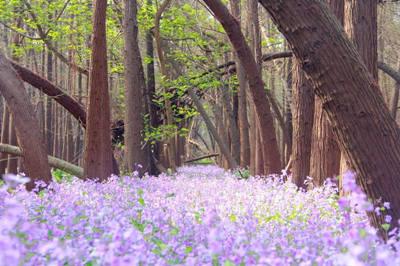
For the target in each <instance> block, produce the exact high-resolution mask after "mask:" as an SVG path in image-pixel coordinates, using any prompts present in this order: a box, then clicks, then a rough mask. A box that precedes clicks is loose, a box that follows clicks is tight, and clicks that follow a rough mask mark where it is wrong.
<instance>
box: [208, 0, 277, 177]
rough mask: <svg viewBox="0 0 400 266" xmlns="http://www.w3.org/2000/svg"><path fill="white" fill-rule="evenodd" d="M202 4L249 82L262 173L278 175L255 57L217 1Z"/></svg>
mask: <svg viewBox="0 0 400 266" xmlns="http://www.w3.org/2000/svg"><path fill="white" fill-rule="evenodd" d="M204 2H205V3H206V4H207V6H208V7H209V8H210V9H211V11H212V12H213V13H214V15H215V17H216V18H217V19H218V21H219V22H220V23H221V24H222V26H223V27H224V29H225V31H226V33H227V34H228V37H229V39H230V41H231V43H232V45H233V47H234V49H235V51H236V53H237V55H238V58H239V60H240V62H241V63H242V65H243V68H244V70H245V73H246V77H247V80H248V81H249V90H250V92H251V96H252V98H253V102H254V105H255V108H256V113H257V118H258V121H259V123H260V125H261V127H260V131H261V135H262V138H261V142H262V148H263V157H264V173H265V174H270V173H279V172H280V171H281V162H280V155H279V149H278V143H277V139H276V134H275V126H274V121H273V117H272V113H271V109H270V102H269V100H268V98H267V97H266V94H265V91H264V82H263V80H262V78H261V75H260V73H259V71H258V66H257V63H256V61H255V59H254V56H253V55H252V52H251V50H250V48H249V46H248V45H247V43H246V40H245V38H244V36H243V33H242V32H241V29H240V25H239V23H238V21H237V20H236V19H235V18H234V17H233V16H232V15H231V14H230V13H229V11H228V10H227V9H226V7H225V6H224V4H222V2H221V1H219V0H218V1H217V0H204Z"/></svg>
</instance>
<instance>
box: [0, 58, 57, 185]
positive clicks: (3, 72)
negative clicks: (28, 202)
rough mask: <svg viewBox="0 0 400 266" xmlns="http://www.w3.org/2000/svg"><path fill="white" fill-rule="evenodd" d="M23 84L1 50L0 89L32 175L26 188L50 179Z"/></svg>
mask: <svg viewBox="0 0 400 266" xmlns="http://www.w3.org/2000/svg"><path fill="white" fill-rule="evenodd" d="M23 86H24V85H23V83H22V81H21V80H20V78H19V77H18V74H17V72H15V71H14V69H13V68H12V66H11V65H10V64H9V62H8V61H7V59H6V58H5V56H4V55H3V54H2V53H0V92H1V94H2V95H3V96H4V98H5V99H6V102H7V106H8V108H9V110H10V113H11V115H12V117H13V119H14V125H15V128H16V134H17V138H18V143H19V146H20V147H21V150H22V154H23V155H24V158H25V160H24V166H25V171H26V174H27V175H28V176H29V177H30V178H31V182H29V184H28V185H27V187H28V189H32V188H34V186H35V184H34V182H35V181H37V180H43V181H44V182H46V183H49V182H50V181H51V174H50V167H49V163H48V160H47V150H46V147H45V145H44V143H45V142H44V139H43V136H42V134H41V132H40V129H39V126H38V121H37V119H36V117H35V112H34V109H33V106H32V104H31V103H30V101H29V97H28V94H27V93H26V91H25V89H23Z"/></svg>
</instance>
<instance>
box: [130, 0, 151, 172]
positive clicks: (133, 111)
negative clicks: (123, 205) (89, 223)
mask: <svg viewBox="0 0 400 266" xmlns="http://www.w3.org/2000/svg"><path fill="white" fill-rule="evenodd" d="M124 4H125V9H124V37H125V57H124V60H125V108H126V111H125V159H126V164H127V168H128V170H129V171H133V170H136V168H137V167H136V164H140V165H142V166H143V168H142V170H141V171H148V157H147V154H146V149H144V146H143V143H144V138H143V129H144V121H143V117H144V113H143V111H144V105H143V100H142V99H143V98H144V92H145V90H146V84H145V79H144V73H143V66H142V57H141V55H140V50H139V40H138V22H137V1H136V0H124Z"/></svg>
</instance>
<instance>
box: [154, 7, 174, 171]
mask: <svg viewBox="0 0 400 266" xmlns="http://www.w3.org/2000/svg"><path fill="white" fill-rule="evenodd" d="M171 2H172V0H164V2H163V3H162V4H161V5H160V7H159V8H158V10H157V13H156V15H155V18H154V39H155V43H156V49H157V54H158V60H159V62H160V72H161V75H162V77H163V79H164V82H165V81H167V80H168V79H169V77H170V73H169V70H168V69H167V64H166V61H165V54H164V50H163V46H162V40H161V29H160V22H161V16H162V14H163V13H164V12H165V11H166V10H167V8H168V7H169V5H170V4H171ZM164 89H165V93H166V94H167V93H168V91H167V88H166V87H165V88H164ZM164 104H165V116H166V124H167V125H169V126H172V125H173V124H174V117H173V110H172V103H171V100H170V99H169V97H168V96H166V97H165V101H164ZM167 154H168V156H167V157H168V161H169V166H170V167H171V169H172V170H173V171H175V169H176V166H177V159H176V143H175V137H174V136H170V137H169V139H168V148H167Z"/></svg>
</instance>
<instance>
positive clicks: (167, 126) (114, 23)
mask: <svg viewBox="0 0 400 266" xmlns="http://www.w3.org/2000/svg"><path fill="white" fill-rule="evenodd" d="M260 2H261V3H262V4H263V6H264V7H265V8H263V7H262V6H261V5H259V4H258V2H257V1H252V0H246V1H240V0H230V1H224V3H225V4H226V5H223V4H221V3H220V2H219V1H211V0H210V1H192V0H186V1H183V0H172V1H171V0H164V1H156V0H138V1H136V0H124V1H122V0H113V1H111V0H110V1H95V3H97V5H93V3H92V2H91V1H87V0H35V1H31V0H13V1H6V0H0V27H1V29H2V30H1V32H0V35H1V36H0V37H1V38H0V39H1V40H0V41H1V46H2V51H3V52H4V54H6V55H7V57H8V58H9V59H10V60H12V65H13V67H14V69H16V70H17V72H18V73H19V76H20V77H21V78H22V80H24V81H25V88H26V91H27V94H28V96H29V101H30V103H31V104H32V106H33V109H29V108H28V109H26V110H24V112H25V113H24V114H22V120H20V122H18V121H16V119H15V118H14V116H13V115H11V113H13V112H12V111H10V110H11V108H12V107H11V106H13V108H15V109H18V108H20V107H21V106H14V104H11V105H10V103H9V107H7V104H6V102H5V101H4V99H1V100H0V114H1V115H0V122H1V144H2V145H1V147H2V149H1V151H3V153H1V155H0V156H1V158H0V173H6V172H9V173H17V172H19V171H22V172H24V171H26V172H27V173H28V174H30V173H29V169H27V168H29V166H28V165H29V164H30V165H31V166H32V165H35V162H34V163H33V164H32V162H27V159H28V158H29V159H30V158H33V157H36V155H35V154H40V153H41V152H42V151H40V150H41V149H42V148H40V146H41V145H42V144H43V147H44V146H45V147H44V149H43V151H47V154H49V155H50V156H53V157H56V158H59V159H62V160H63V161H59V160H56V159H54V158H52V159H51V160H49V161H50V164H51V165H52V166H53V167H55V168H61V169H63V170H64V171H65V172H67V173H72V174H74V175H79V176H81V177H84V176H85V177H99V178H100V179H105V178H107V177H108V176H109V175H110V174H112V173H114V174H127V173H130V172H132V171H134V170H138V171H140V172H141V173H144V172H149V173H150V174H158V173H160V172H165V171H169V170H170V171H175V169H176V168H177V167H179V166H182V165H184V164H185V163H192V162H197V163H199V162H200V163H216V164H217V165H219V166H221V167H224V168H226V169H233V168H238V167H241V168H243V169H248V171H249V172H250V173H251V174H253V175H255V174H261V175H264V174H272V173H279V172H280V171H281V170H282V169H286V170H287V171H290V172H291V173H292V174H293V181H294V182H295V183H296V184H297V185H298V186H300V187H301V186H303V187H304V186H305V185H304V181H305V179H306V177H307V176H312V177H313V183H314V185H316V186H319V185H322V184H323V182H324V181H325V179H326V178H327V177H333V176H337V175H339V174H341V173H343V172H344V171H345V170H347V169H353V170H355V171H356V172H357V173H358V174H360V175H361V176H362V177H363V176H366V177H368V175H367V174H366V173H367V172H368V171H370V170H368V169H367V168H363V165H364V164H369V165H373V166H371V167H375V168H376V169H379V168H385V167H386V166H385V165H381V164H380V163H379V162H380V160H376V159H377V158H371V154H374V152H371V153H370V154H369V153H368V151H367V152H364V151H360V152H359V153H357V149H361V150H362V149H366V150H374V149H377V150H380V144H379V142H376V143H375V142H369V139H368V138H365V142H364V145H363V148H361V147H359V146H355V145H354V143H353V142H351V140H348V138H347V136H350V135H355V136H356V137H355V138H357V137H360V138H361V139H362V134H363V133H362V132H365V131H369V130H371V128H368V127H364V124H362V123H361V122H360V125H359V127H358V128H359V132H361V133H359V132H358V131H357V132H353V131H352V129H351V128H345V127H344V126H340V123H338V122H335V121H336V120H334V119H335V118H333V116H332V117H331V116H329V115H327V114H326V113H325V111H326V110H328V113H329V112H333V113H335V112H336V111H337V112H340V111H341V110H344V109H346V108H348V106H349V105H346V104H347V103H346V104H345V103H344V107H343V108H344V109H343V108H341V107H340V106H333V102H334V100H332V99H333V97H335V95H336V94H335V93H333V94H332V95H328V96H326V95H325V94H324V92H323V91H319V90H318V86H319V85H320V84H322V85H321V86H324V84H325V83H326V82H327V81H326V80H325V81H321V82H320V83H318V81H316V78H315V77H316V76H318V77H325V76H329V77H330V78H331V79H329V82H328V83H329V84H328V85H329V86H331V87H335V86H336V87H340V88H341V87H343V88H345V87H346V86H345V85H343V84H350V85H349V86H351V84H352V83H351V82H357V80H358V76H352V73H349V75H350V76H340V75H336V76H335V74H336V72H335V69H338V67H337V66H338V65H336V67H337V68H332V69H330V70H332V72H330V71H326V72H323V69H321V71H322V72H321V73H317V74H318V75H317V74H315V73H314V72H315V69H311V70H308V72H307V69H305V68H307V62H306V60H305V59H304V58H305V57H306V56H304V57H301V56H302V55H304V54H307V53H309V51H307V53H306V52H304V53H302V51H301V49H300V48H299V50H296V49H294V53H295V54H296V56H298V57H297V59H295V57H293V52H292V48H293V47H294V46H295V45H294V40H295V39H294V38H295V37H296V36H297V35H296V29H293V28H295V27H294V26H293V25H300V24H296V20H298V21H300V20H301V18H300V16H299V14H298V13H297V14H296V16H294V17H290V15H291V13H290V12H291V9H290V8H287V9H286V10H287V13H285V12H284V11H282V12H281V13H279V14H278V11H276V13H274V11H271V10H273V8H274V4H273V3H268V1H260ZM270 2H271V1H270ZM294 2H295V1H287V3H285V5H288V6H290V5H291V4H292V6H294V5H293V3H294ZM300 2H301V3H300V4H299V6H300V7H299V9H298V10H301V8H302V7H303V8H304V10H307V7H305V6H301V4H304V3H307V2H310V3H309V4H310V6H311V5H314V4H315V3H317V4H315V5H320V3H318V2H324V1H300ZM326 2H327V5H325V4H322V5H321V6H324V7H327V6H328V5H329V6H330V8H331V13H334V14H335V15H336V17H337V20H336V21H335V23H336V24H334V25H336V26H337V30H338V32H340V31H344V32H345V33H346V35H347V36H348V37H349V40H350V41H352V42H353V44H355V48H356V49H357V50H358V54H359V55H360V58H361V60H362V61H363V62H364V66H366V67H367V69H368V71H369V74H370V76H371V77H372V78H373V80H374V81H375V83H376V84H379V94H378V93H377V94H376V95H377V97H382V99H383V101H381V102H378V104H380V105H381V106H382V105H383V102H384V105H386V107H384V108H383V107H382V108H383V109H385V110H386V111H387V112H388V113H390V116H391V118H392V119H394V120H395V121H396V122H397V123H399V122H400V120H399V119H400V118H399V117H398V114H397V113H398V109H399V90H400V52H399V51H400V3H399V2H397V1H384V2H382V3H378V2H377V1H373V0H366V1H362V0H358V1H357V0H344V1H343V0H330V1H326ZM106 6H107V9H106ZM225 6H226V7H227V8H228V9H229V11H230V13H227V12H226V11H227V10H224V8H225ZM267 9H268V11H269V12H270V13H268V12H267ZM276 10H279V9H278V8H277V9H276ZM293 10H295V9H294V8H293ZM324 10H325V11H326V10H327V9H324ZM106 11H107V13H105V12H106ZM325 11H324V12H325ZM279 12H280V11H279ZM293 12H294V11H293ZM93 13H94V14H95V15H94V16H93ZM286 15H287V16H286ZM104 16H105V17H104ZM285 16H286V17H285ZM92 17H93V18H94V19H93V20H92ZM283 17H284V18H285V19H286V20H285V21H283V20H284V19H283ZM324 18H325V17H322V18H321V21H322V20H323V19H324ZM329 18H333V16H330V17H329ZM230 19H233V20H230ZM312 19H313V18H310V21H311V20H312ZM232 21H236V22H235V23H237V22H239V23H240V24H239V25H240V30H241V32H242V34H243V36H244V39H243V40H246V42H242V41H241V39H240V38H239V37H240V36H241V35H240V34H237V33H238V31H237V30H238V28H236V32H235V25H236V24H235V23H234V22H232ZM321 21H319V22H321ZM331 21H333V20H330V22H331ZM104 22H105V25H106V28H104V27H103V26H104ZM220 22H221V23H222V24H220ZM285 22H287V24H286V25H285ZM306 22H307V21H306ZM306 22H304V23H306ZM339 24H342V25H343V26H344V27H343V28H340V27H339ZM232 25H233V26H232ZM276 25H280V29H278V28H277V26H276ZM315 25H316V26H315V27H316V28H317V30H314V32H315V31H318V30H319V29H320V28H323V27H321V25H318V21H317V19H316V20H315ZM324 25H327V26H326V27H327V29H328V28H329V26H330V24H329V25H328V24H326V23H325V24H324ZM332 25H333V24H332ZM336 26H335V27H336ZM290 27H293V28H290ZM299 27H300V26H299ZM282 28H283V30H282ZM300 28H301V27H300ZM331 28H332V27H331ZM289 29H290V30H289ZM302 29H305V30H310V29H312V28H311V27H308V28H307V27H304V28H302ZM335 29H336V28H335ZM292 30H293V31H292ZM312 31H313V30H311V32H312ZM226 32H228V35H227V34H226ZM239 32H240V31H239ZM281 32H283V33H284V35H285V36H286V38H285V37H284V35H283V34H282V33H281ZM326 32H328V30H326V31H325V32H324V34H325V33H326ZM104 33H106V34H104ZM291 33H292V34H293V36H294V37H293V36H289V35H290V34H291ZM326 34H327V33H326ZM300 35H301V34H298V36H300ZM238 36H239V37H238ZM304 36H307V35H306V34H305V35H304ZM321 36H322V35H321ZM304 38H307V40H312V38H313V36H312V35H309V36H308V37H304ZM287 40H289V42H288V41H287ZM296 41H298V42H299V43H301V38H300V40H296ZM325 41H326V40H325ZM313 44H315V45H317V46H318V44H316V43H313ZM299 46H301V45H299ZM322 46H323V45H322ZM339 46H340V45H339ZM310 47H311V46H310ZM295 48H296V47H295ZM301 48H304V50H307V49H308V48H307V47H306V45H305V46H304V47H301ZM310 49H311V48H310ZM319 49H320V51H319V52H317V53H323V54H328V55H329V56H331V57H332V58H346V57H347V55H346V54H335V51H336V50H334V49H333V50H330V49H327V46H323V47H322V48H319ZM249 51H250V52H251V53H250V54H249V53H246V52H249ZM311 53H312V52H311ZM249 55H250V57H249ZM311 58H312V56H311ZM1 61H2V67H4V65H7V64H8V60H7V59H5V58H3V57H2V59H1ZM321 61H323V60H321ZM353 61H354V60H353ZM353 61H352V62H353ZM253 62H254V63H255V64H252V63H253ZM3 64H4V65H3ZM349 67H352V66H349ZM107 68H108V69H107ZM339 68H340V64H339ZM2 69H3V68H2ZM2 69H0V70H2ZM303 69H304V70H305V71H306V75H305V74H304V72H303ZM343 69H345V68H343ZM378 69H379V72H378ZM313 71H314V72H313ZM354 71H355V72H354V73H359V72H362V71H363V69H361V68H360V67H359V66H358V65H354ZM328 72H329V73H328ZM4 73H5V72H3V73H2V74H1V73H0V74H1V75H3V79H6V80H8V78H5V77H6V76H5V74H4ZM314 74H315V76H313V75H314ZM260 77H262V80H261V79H259V78H260ZM321 79H322V78H321ZM310 80H311V81H312V82H311V81H310ZM348 80H350V81H348ZM351 80H353V81H351ZM354 80H355V81H354ZM371 80H372V79H371ZM4 84H5V83H2V84H1V86H3V87H5V85H4ZM318 84H319V85H318ZM369 84H371V83H369ZM20 85H21V84H17V83H14V84H13V86H12V90H19V89H20V88H21V86H20ZM260 85H261V86H263V87H262V88H263V89H261V90H260V89H259V88H260ZM257 86H258V87H257ZM257 88H258V90H257ZM313 88H316V89H315V92H316V94H317V95H316V96H315V94H314V90H313ZM38 89H39V90H38ZM2 93H4V92H2ZM338 93H339V92H338ZM349 94H351V93H350V92H349ZM23 97H25V96H24V95H22V96H21V99H22V98H23ZM343 97H347V99H349V100H352V101H354V106H356V105H357V104H356V102H357V101H356V100H357V99H358V97H360V98H362V99H366V100H367V101H375V99H374V97H372V98H371V97H370V98H368V97H367V96H366V95H363V93H358V92H357V93H356V92H354V95H350V96H348V95H347V94H346V95H344V96H343ZM379 101H380V100H379ZM360 102H361V101H360ZM13 103H15V104H17V102H13ZM19 103H21V102H19ZM331 103H332V106H331ZM28 105H29V103H27V102H26V106H28ZM346 106H347V107H346ZM22 109H23V108H22ZM383 109H382V110H383ZM332 110H334V111H332ZM368 110H369V109H368ZM346 111H348V110H347V109H346ZM21 112H22V111H21ZM32 112H33V113H34V117H30V118H29V115H30V116H32V115H33V113H32ZM349 112H350V111H349ZM357 112H358V111H357ZM377 113H380V111H377ZM365 114H366V115H365ZM24 115H25V116H26V117H24ZM364 115H365V116H367V117H368V119H370V120H369V121H370V122H371V121H372V122H373V125H374V127H376V128H378V129H380V128H382V130H383V131H384V130H385V128H386V127H388V128H390V126H387V123H386V121H382V120H379V119H377V118H379V116H374V114H373V112H371V113H370V112H369V111H366V112H365V113H362V112H361V111H360V119H361V120H362V119H364V118H363V117H364ZM328 116H329V118H328ZM345 116H346V114H345ZM27 117H28V118H29V119H28V118H27ZM86 118H87V119H86ZM30 119H33V120H34V121H36V122H37V125H38V126H39V128H38V130H36V128H37V126H34V125H32V124H28V122H27V123H26V126H27V125H32V128H30V127H27V128H25V130H24V132H22V131H21V132H20V134H19V138H17V135H18V134H16V131H15V127H16V124H18V123H20V125H21V124H22V125H23V124H24V122H23V121H28V120H30ZM330 120H332V121H333V122H332V121H330ZM361 120H360V121H361ZM350 123H358V122H356V121H353V122H351V121H350ZM86 129H87V130H86ZM378 129H377V130H378ZM335 130H336V132H335ZM397 130H398V129H397ZM339 131H340V132H339ZM373 131H374V130H372V131H371V132H373ZM37 132H40V133H38V134H39V135H37ZM338 132H339V133H338ZM341 132H343V133H341ZM385 132H387V133H388V134H390V132H391V131H390V130H388V131H385ZM371 134H372V133H371ZM27 136H29V137H30V138H32V141H31V140H29V141H28V140H27V138H28V137H27ZM338 136H339V138H338ZM375 137H376V138H379V137H378V136H377V135H376V136H375ZM22 138H23V139H25V140H26V142H25V143H26V144H25V146H24V144H21V143H18V141H19V142H21V139H22ZM89 139H90V140H89ZM338 139H339V140H338ZM3 144H9V145H13V146H18V144H19V145H20V147H21V148H22V153H24V152H27V150H31V155H28V154H25V155H24V154H23V155H24V156H23V157H19V156H18V154H19V153H20V151H19V150H16V149H14V150H12V147H10V146H7V145H3ZM36 144H38V145H39V146H37V145H36ZM347 144H348V145H347ZM391 145H394V146H395V145H396V143H391ZM379 152H381V153H385V152H386V150H385V149H384V148H382V150H380V151H379ZM348 153H351V154H357V156H358V157H357V156H356V155H354V157H352V156H350V157H349V158H348ZM393 153H395V152H393ZM39 157H40V156H39V155H37V158H39ZM394 157H395V156H394ZM38 160H39V159H38ZM382 160H384V158H382ZM388 161H390V160H388ZM371 162H375V163H376V165H374V164H375V163H372V164H371ZM42 163H43V162H39V163H38V164H36V166H37V167H36V168H41V166H40V165H41V164H42ZM46 163H47V162H46ZM44 164H45V163H44ZM44 167H45V166H44ZM375 168H374V169H375ZM42 169H43V168H42ZM168 169H169V170H168ZM377 171H378V172H379V171H380V170H377ZM382 171H383V170H382ZM393 171H395V169H394V168H393ZM245 172H246V171H245V170H243V171H242V174H245ZM36 173H37V174H31V175H33V176H35V175H36V177H38V176H39V175H42V174H41V173H43V172H41V170H40V171H39V170H38V171H37V172H36ZM379 174H381V173H379ZM371 175H374V176H375V177H374V178H378V177H379V176H378V175H375V173H371ZM382 175H385V174H382ZM368 178H370V177H368ZM368 178H367V179H365V180H367V181H365V184H364V186H363V187H364V188H365V190H367V191H369V192H370V195H369V196H371V195H375V196H376V198H378V197H380V196H382V195H379V196H378V194H379V193H382V191H385V189H382V190H379V189H380V186H379V185H378V186H377V187H378V188H379V189H378V190H379V192H376V193H375V192H374V191H373V189H372V190H369V188H368V186H370V185H371V184H372V183H374V182H375V181H374V182H373V181H370V180H371V179H368ZM393 178H394V177H393ZM363 180H364V179H363ZM392 180H393V179H392ZM368 182H370V183H368ZM374 184H375V183H374ZM392 185H393V182H392V183H390V182H389V181H388V186H392ZM383 187H385V186H383ZM393 191H395V190H393ZM393 191H392V192H393ZM367 194H368V193H367ZM388 194H389V195H394V193H388ZM388 197H391V196H388ZM388 200H389V201H391V202H393V199H392V198H390V199H388ZM396 201H397V202H399V201H400V199H399V197H398V196H397V200H396ZM393 206H395V207H396V202H393ZM394 209H395V211H396V208H394ZM394 217H395V218H396V215H394Z"/></svg>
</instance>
